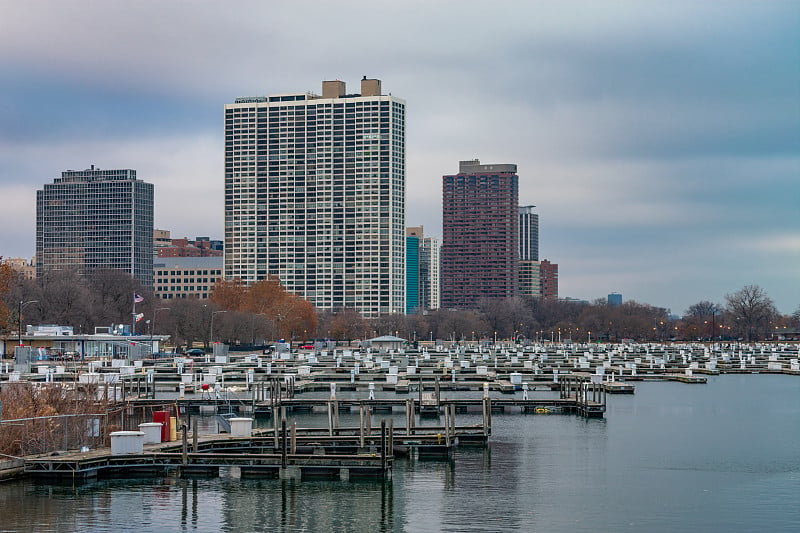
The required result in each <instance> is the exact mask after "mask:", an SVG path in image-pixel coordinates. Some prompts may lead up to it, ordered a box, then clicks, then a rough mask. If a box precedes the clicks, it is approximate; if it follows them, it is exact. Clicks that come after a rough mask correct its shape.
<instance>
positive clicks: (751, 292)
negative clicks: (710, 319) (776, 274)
mask: <svg viewBox="0 0 800 533" xmlns="http://www.w3.org/2000/svg"><path fill="white" fill-rule="evenodd" d="M725 300H726V301H727V306H726V311H727V313H728V315H729V319H730V325H731V327H732V328H733V329H734V330H735V331H736V332H737V334H738V335H740V336H742V337H743V338H744V339H745V340H746V341H748V342H750V341H754V340H757V339H759V338H764V337H766V336H767V332H768V331H769V324H770V321H771V320H772V319H773V318H774V317H775V316H777V314H778V310H777V309H776V308H775V304H774V303H773V302H772V299H771V298H770V297H769V296H767V293H766V291H765V290H764V289H762V288H761V287H759V286H758V285H746V286H745V287H743V288H742V289H740V290H738V291H736V292H734V293H733V294H726V295H725Z"/></svg>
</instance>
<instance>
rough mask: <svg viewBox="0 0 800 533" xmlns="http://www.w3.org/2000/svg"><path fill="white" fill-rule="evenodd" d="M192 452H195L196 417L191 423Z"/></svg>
mask: <svg viewBox="0 0 800 533" xmlns="http://www.w3.org/2000/svg"><path fill="white" fill-rule="evenodd" d="M192 452H193V453H197V418H195V419H194V424H193V425H192Z"/></svg>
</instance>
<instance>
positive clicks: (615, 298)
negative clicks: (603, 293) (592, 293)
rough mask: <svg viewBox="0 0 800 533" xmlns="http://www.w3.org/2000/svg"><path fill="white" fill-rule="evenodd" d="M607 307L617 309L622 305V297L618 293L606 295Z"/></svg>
mask: <svg viewBox="0 0 800 533" xmlns="http://www.w3.org/2000/svg"><path fill="white" fill-rule="evenodd" d="M608 305H610V306H612V307H617V306H620V305H622V295H621V294H620V293H618V292H612V293H611V294H609V295H608Z"/></svg>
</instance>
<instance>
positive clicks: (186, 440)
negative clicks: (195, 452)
mask: <svg viewBox="0 0 800 533" xmlns="http://www.w3.org/2000/svg"><path fill="white" fill-rule="evenodd" d="M188 431H189V428H188V427H187V426H186V422H184V423H183V424H181V432H182V433H183V435H182V438H181V441H182V450H181V451H182V452H183V457H182V461H181V463H182V464H183V466H186V465H187V464H189V434H188Z"/></svg>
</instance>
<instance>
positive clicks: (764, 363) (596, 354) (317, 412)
mask: <svg viewBox="0 0 800 533" xmlns="http://www.w3.org/2000/svg"><path fill="white" fill-rule="evenodd" d="M797 357H798V352H797V346H796V345H762V346H759V345H749V346H738V347H723V346H721V345H677V346H676V345H652V344H650V345H532V346H514V345H497V346H490V347H487V346H480V345H477V346H471V345H454V346H450V347H444V346H440V345H437V346H432V347H430V348H428V347H422V348H421V349H418V350H410V349H396V350H395V349H383V350H380V349H366V350H353V349H337V348H334V349H330V350H329V349H319V350H302V351H295V352H287V353H282V354H252V353H248V354H237V353H235V352H231V351H229V350H228V349H227V347H226V346H224V345H215V351H214V353H213V354H203V355H198V356H186V355H172V356H169V357H164V356H160V357H157V358H140V359H132V360H131V359H103V358H99V359H98V358H94V359H88V360H84V361H71V362H69V364H64V365H60V364H58V363H57V362H56V363H54V362H51V361H36V360H32V358H31V357H30V354H28V357H27V359H26V357H25V354H22V355H20V354H17V360H16V361H15V363H14V365H13V367H11V366H10V365H9V364H8V363H4V366H3V367H0V370H3V372H2V374H0V376H2V381H0V387H13V386H15V384H20V383H30V384H34V385H35V386H38V387H56V386H59V387H65V388H66V389H68V390H73V391H75V392H76V393H78V394H84V395H86V396H88V397H89V398H90V399H93V401H97V402H102V403H103V405H105V406H106V407H105V409H106V414H105V416H104V415H102V414H101V413H98V415H97V416H96V417H95V418H94V419H93V420H96V422H94V424H96V426H97V428H98V431H97V436H98V437H99V440H97V439H95V441H94V443H95V444H94V445H93V446H92V447H88V446H80V448H81V449H80V450H75V449H72V450H70V446H69V444H68V443H67V442H66V439H65V442H64V446H62V447H60V448H58V449H57V450H55V453H52V452H49V453H46V454H39V455H33V456H30V455H29V456H25V457H22V458H18V459H16V460H15V461H14V462H12V461H7V462H6V463H5V468H4V469H3V472H4V475H5V476H6V477H10V476H13V475H25V476H31V477H35V478H37V479H53V480H63V479H71V480H90V479H96V478H103V477H108V476H116V477H120V476H122V477H129V476H134V477H135V476H140V475H143V474H147V475H151V476H152V475H167V474H169V475H177V476H179V477H184V476H206V477H207V476H219V475H221V474H220V472H221V471H226V469H231V468H234V469H237V475H238V476H243V477H252V476H256V477H265V478H270V477H275V478H281V479H282V478H292V479H310V478H323V479H338V480H349V479H351V478H364V477H366V478H370V479H391V477H392V470H393V466H394V462H395V460H396V458H398V457H407V456H409V455H412V456H414V457H417V458H433V459H444V460H449V459H452V457H453V456H454V452H455V450H456V449H457V448H458V447H460V446H477V447H487V446H489V445H490V441H491V435H492V417H493V416H497V415H501V416H506V415H554V414H562V415H570V416H578V417H581V418H590V419H591V418H603V417H604V416H605V413H606V410H607V402H608V400H607V395H608V394H623V395H631V394H634V393H635V387H636V384H637V383H639V384H640V383H642V382H644V381H673V382H678V383H682V384H703V383H706V382H707V379H708V377H713V376H718V375H720V374H726V373H731V374H735V373H742V372H746V373H780V374H789V375H800V369H798V368H797ZM26 365H27V368H26ZM25 370H27V372H25ZM356 415H357V416H358V426H357V427H356V426H352V425H350V426H348V425H347V424H343V423H342V417H348V419H349V420H352V418H353V417H354V416H356ZM475 416H479V417H480V422H479V423H475V424H463V423H461V422H459V421H458V419H460V418H463V417H466V418H473V417H475ZM309 417H310V418H311V419H314V420H319V419H322V420H324V423H323V424H322V425H321V427H313V426H311V427H306V426H303V424H302V422H300V423H298V421H299V420H308V419H309ZM204 418H205V419H206V420H208V419H211V420H213V425H212V430H211V431H206V432H205V433H203V434H199V432H198V427H197V421H198V420H201V419H204ZM243 421H244V423H245V424H248V425H247V427H246V429H241V424H242V422H243ZM254 422H255V423H254ZM3 423H6V424H8V423H11V424H15V423H17V424H18V423H20V422H19V421H13V420H12V421H6V420H4V421H3ZM315 423H318V422H315ZM150 425H157V426H158V427H159V428H161V429H159V431H161V436H160V438H158V439H157V442H153V441H152V440H151V441H148V442H147V443H146V444H145V443H144V442H142V443H141V444H140V445H135V446H134V449H133V450H132V451H127V452H125V453H119V452H115V451H114V439H115V438H123V437H125V438H127V437H130V436H133V437H132V438H134V439H143V438H144V437H143V435H144V432H143V431H144V430H146V429H147V428H146V427H145V426H150ZM237 425H238V427H237ZM214 429H215V430H214ZM140 433H141V434H142V435H141V436H140V435H139V434H140ZM128 434H130V435H128ZM181 441H182V442H181Z"/></svg>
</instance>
